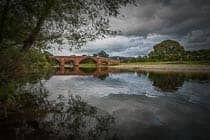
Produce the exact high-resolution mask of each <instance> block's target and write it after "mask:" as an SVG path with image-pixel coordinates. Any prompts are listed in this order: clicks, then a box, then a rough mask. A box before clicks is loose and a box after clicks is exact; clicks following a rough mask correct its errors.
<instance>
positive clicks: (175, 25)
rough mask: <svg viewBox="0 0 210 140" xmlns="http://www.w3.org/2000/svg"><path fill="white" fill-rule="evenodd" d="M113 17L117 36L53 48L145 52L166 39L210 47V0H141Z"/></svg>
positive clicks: (128, 53)
mask: <svg viewBox="0 0 210 140" xmlns="http://www.w3.org/2000/svg"><path fill="white" fill-rule="evenodd" d="M137 1H138V2H137V6H133V5H129V6H127V7H124V8H122V9H121V12H120V13H121V15H120V16H119V17H118V18H112V19H111V28H112V29H115V30H120V31H121V34H120V35H117V36H116V37H108V38H106V39H103V40H95V41H93V42H89V43H87V44H86V45H85V46H83V47H82V48H81V49H80V50H72V51H70V50H69V49H67V48H68V46H67V45H63V46H62V47H61V48H62V50H59V51H58V50H51V52H52V53H53V54H54V55H81V54H86V55H91V54H93V53H97V52H99V51H101V50H105V51H106V52H107V53H108V54H109V55H110V56H139V55H141V56H143V55H146V54H148V53H149V52H150V51H151V50H152V47H153V45H154V44H156V43H159V42H161V41H163V40H165V39H174V40H177V41H179V42H180V43H181V44H182V45H183V46H184V47H185V49H187V50H198V49H210V0H137Z"/></svg>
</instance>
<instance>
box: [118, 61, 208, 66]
mask: <svg viewBox="0 0 210 140" xmlns="http://www.w3.org/2000/svg"><path fill="white" fill-rule="evenodd" d="M121 64H126V65H129V64H144V65H162V64H187V65H202V64H203V65H210V61H157V62H129V63H121Z"/></svg>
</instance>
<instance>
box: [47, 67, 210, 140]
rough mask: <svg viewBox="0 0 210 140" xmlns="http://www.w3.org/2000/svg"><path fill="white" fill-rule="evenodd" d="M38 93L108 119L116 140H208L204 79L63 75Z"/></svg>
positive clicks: (209, 78)
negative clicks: (77, 100)
mask: <svg viewBox="0 0 210 140" xmlns="http://www.w3.org/2000/svg"><path fill="white" fill-rule="evenodd" d="M44 87H45V88H46V89H47V90H48V91H49V95H50V96H49V99H50V100H54V99H56V97H57V96H58V95H60V94H61V95H63V96H64V97H65V98H68V97H69V96H70V95H78V96H81V98H82V100H84V101H85V102H87V103H88V104H89V105H91V106H94V107H96V108H98V109H99V110H101V111H103V112H106V113H108V114H110V115H111V116H113V117H114V119H115V124H114V129H113V131H112V132H113V133H115V135H116V137H117V138H119V139H128V140H129V139H183V140H186V139H189V140H190V139H210V134H209V132H210V74H202V73H187V72H185V73H180V72H179V73H176V72H147V71H125V70H119V69H118V70H116V69H108V68H103V69H92V70H91V69H79V68H78V69H76V70H75V69H74V70H72V69H71V70H68V69H65V70H64V69H63V70H60V71H58V72H57V73H56V75H54V76H52V77H51V78H50V79H49V80H47V81H44Z"/></svg>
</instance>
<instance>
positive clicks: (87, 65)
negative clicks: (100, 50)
mask: <svg viewBox="0 0 210 140" xmlns="http://www.w3.org/2000/svg"><path fill="white" fill-rule="evenodd" d="M79 67H80V68H94V67H96V64H88V63H87V64H79Z"/></svg>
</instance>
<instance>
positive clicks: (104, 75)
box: [97, 73, 109, 80]
mask: <svg viewBox="0 0 210 140" xmlns="http://www.w3.org/2000/svg"><path fill="white" fill-rule="evenodd" d="M106 77H109V74H108V73H107V74H103V75H98V76H97V78H99V79H101V80H105V79H106Z"/></svg>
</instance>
